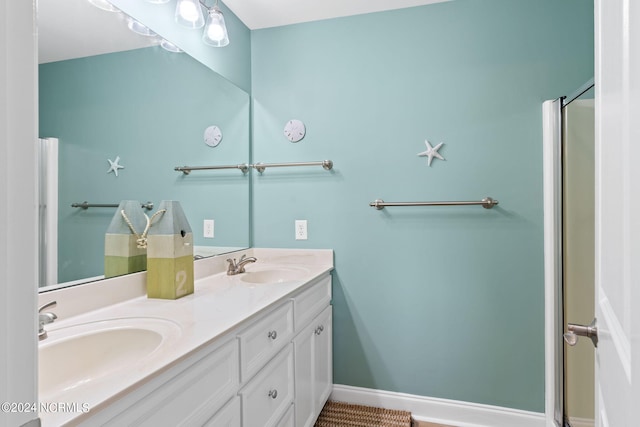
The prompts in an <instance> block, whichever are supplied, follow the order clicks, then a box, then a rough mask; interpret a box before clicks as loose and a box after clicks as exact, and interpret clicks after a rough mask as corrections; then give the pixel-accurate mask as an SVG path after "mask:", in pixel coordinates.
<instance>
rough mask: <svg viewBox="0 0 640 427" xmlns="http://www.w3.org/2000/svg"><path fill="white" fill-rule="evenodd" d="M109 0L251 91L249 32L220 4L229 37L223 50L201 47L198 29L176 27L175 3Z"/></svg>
mask: <svg viewBox="0 0 640 427" xmlns="http://www.w3.org/2000/svg"><path fill="white" fill-rule="evenodd" d="M110 1H111V3H113V4H114V5H115V6H116V7H118V8H119V9H120V10H122V11H123V12H125V13H126V14H127V15H129V16H132V17H133V18H135V19H137V20H138V21H140V22H142V23H144V24H145V25H146V26H147V27H149V28H151V29H152V30H153V31H155V32H156V33H157V34H159V35H161V36H162V37H164V38H165V39H167V40H169V41H171V42H172V43H174V44H175V45H177V46H179V47H180V48H181V49H182V50H184V51H185V52H186V53H188V54H189V55H191V56H192V57H193V58H195V59H197V60H198V61H200V62H201V63H203V64H204V65H206V66H207V67H209V68H211V69H212V70H214V71H215V72H217V73H218V74H220V75H221V76H223V77H225V78H226V79H229V81H231V82H232V83H233V84H235V85H237V86H238V87H240V88H241V89H242V90H244V91H246V92H250V91H251V32H250V31H249V29H248V28H247V26H246V25H244V23H243V22H242V21H240V20H239V19H238V17H237V16H236V15H235V14H234V13H233V12H231V10H229V9H228V8H227V7H226V5H225V4H223V3H222V2H219V3H218V5H219V7H220V9H221V10H222V12H223V14H224V20H225V25H226V26H227V32H228V34H229V45H228V46H225V47H224V48H217V47H212V46H209V45H206V44H204V43H203V42H202V31H203V29H202V28H200V29H190V28H183V27H181V26H180V25H178V24H176V23H175V21H174V16H175V10H176V2H173V1H171V2H169V3H165V4H153V3H149V2H147V1H131V0H110ZM205 3H207V4H208V5H209V6H211V5H213V3H214V2H213V1H212V0H208V1H205ZM205 18H206V15H205Z"/></svg>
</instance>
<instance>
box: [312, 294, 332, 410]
mask: <svg viewBox="0 0 640 427" xmlns="http://www.w3.org/2000/svg"><path fill="white" fill-rule="evenodd" d="M331 313H332V311H331V306H329V307H327V308H326V309H325V310H324V311H323V312H322V313H321V314H320V315H319V316H318V317H317V318H316V320H315V321H314V322H313V323H315V324H316V329H315V330H314V339H313V358H314V360H313V368H314V373H313V398H314V408H315V416H314V421H315V418H316V417H317V416H318V415H319V414H320V411H321V410H322V407H323V406H324V404H325V402H326V401H327V399H328V398H329V395H330V394H331V389H332V387H333V347H332V341H333V340H332V337H333V331H332V325H333V323H332V318H331Z"/></svg>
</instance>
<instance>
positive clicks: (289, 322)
mask: <svg viewBox="0 0 640 427" xmlns="http://www.w3.org/2000/svg"><path fill="white" fill-rule="evenodd" d="M292 336H293V307H292V304H291V302H287V303H285V304H283V305H282V306H280V307H279V308H277V309H276V310H274V311H272V312H271V313H270V314H268V315H267V316H266V317H264V318H262V319H261V320H259V321H257V322H255V323H254V324H253V325H252V326H250V327H249V328H248V329H246V330H245V331H243V332H242V333H240V334H239V335H238V339H239V340H240V377H241V379H242V382H246V381H247V380H249V379H250V378H251V377H252V376H253V375H254V374H255V373H256V372H258V370H260V368H262V366H263V365H264V364H265V363H267V361H268V360H269V359H271V358H272V357H273V355H274V354H276V353H277V352H278V350H280V349H281V348H282V347H284V346H285V345H286V344H287V343H288V342H289V341H291V337H292Z"/></svg>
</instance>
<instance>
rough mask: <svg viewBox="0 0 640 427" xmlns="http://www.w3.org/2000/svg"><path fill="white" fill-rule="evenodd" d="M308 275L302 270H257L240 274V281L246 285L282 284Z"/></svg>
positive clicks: (282, 268)
mask: <svg viewBox="0 0 640 427" xmlns="http://www.w3.org/2000/svg"><path fill="white" fill-rule="evenodd" d="M307 274H308V271H307V270H306V269H304V268H293V267H278V268H270V269H257V270H251V271H247V272H246V273H242V274H240V280H242V281H243V282H247V283H255V284H262V283H284V282H295V281H298V280H302V279H304V278H305V276H306V275H307Z"/></svg>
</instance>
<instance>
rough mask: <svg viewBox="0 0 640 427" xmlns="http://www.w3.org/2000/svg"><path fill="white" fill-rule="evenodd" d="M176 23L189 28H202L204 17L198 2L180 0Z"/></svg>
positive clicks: (177, 6)
mask: <svg viewBox="0 0 640 427" xmlns="http://www.w3.org/2000/svg"><path fill="white" fill-rule="evenodd" d="M175 17H176V22H177V23H178V24H180V25H182V26H184V27H187V28H202V27H203V26H204V15H203V13H202V8H201V7H200V2H199V1H198V0H178V4H177V5H176V15H175Z"/></svg>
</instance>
